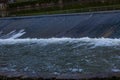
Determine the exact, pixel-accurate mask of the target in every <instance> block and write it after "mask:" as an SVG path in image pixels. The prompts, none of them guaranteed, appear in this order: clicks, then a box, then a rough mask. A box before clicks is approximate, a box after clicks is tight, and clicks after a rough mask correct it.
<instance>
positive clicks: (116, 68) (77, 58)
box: [0, 37, 120, 74]
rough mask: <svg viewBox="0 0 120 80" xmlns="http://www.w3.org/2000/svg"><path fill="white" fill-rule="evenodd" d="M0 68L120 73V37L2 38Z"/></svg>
mask: <svg viewBox="0 0 120 80" xmlns="http://www.w3.org/2000/svg"><path fill="white" fill-rule="evenodd" d="M0 71H17V72H32V73H36V72H40V73H41V72H42V73H53V74H61V73H100V72H120V39H110V38H88V37H84V38H48V39H29V38H28V39H0Z"/></svg>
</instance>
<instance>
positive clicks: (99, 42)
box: [0, 31, 120, 47]
mask: <svg viewBox="0 0 120 80" xmlns="http://www.w3.org/2000/svg"><path fill="white" fill-rule="evenodd" d="M21 32H22V31H21ZM21 32H20V33H18V34H16V35H14V36H13V37H11V38H9V39H0V44H16V43H40V44H44V45H47V44H51V43H57V44H63V43H66V42H67V43H78V45H79V44H80V45H81V44H82V43H83V44H84V45H93V46H95V47H96V46H120V39H110V38H88V37H84V38H48V39H43V38H41V39H37V38H34V39H29V38H27V39H14V38H17V37H19V36H20V35H22V34H24V32H22V33H21ZM79 42H81V43H79Z"/></svg>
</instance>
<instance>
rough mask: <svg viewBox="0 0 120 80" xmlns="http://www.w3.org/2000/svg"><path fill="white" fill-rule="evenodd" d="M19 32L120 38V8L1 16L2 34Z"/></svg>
mask: <svg viewBox="0 0 120 80" xmlns="http://www.w3.org/2000/svg"><path fill="white" fill-rule="evenodd" d="M19 33H21V34H22V35H21V34H19ZM15 34H17V35H16V36H19V37H20V38H50V37H72V38H80V37H91V38H94V37H96V38H98V37H107V38H120V11H109V12H91V13H78V14H60V15H42V16H29V17H9V18H1V19H0V38H9V37H10V36H12V35H15Z"/></svg>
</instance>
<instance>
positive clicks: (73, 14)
mask: <svg viewBox="0 0 120 80" xmlns="http://www.w3.org/2000/svg"><path fill="white" fill-rule="evenodd" d="M119 12H120V10H110V11H93V12H81V13H68V14H46V15H35V16H15V17H13V16H12V17H3V18H0V20H8V19H23V18H24V19H29V18H42V17H60V16H76V15H91V14H107V13H119Z"/></svg>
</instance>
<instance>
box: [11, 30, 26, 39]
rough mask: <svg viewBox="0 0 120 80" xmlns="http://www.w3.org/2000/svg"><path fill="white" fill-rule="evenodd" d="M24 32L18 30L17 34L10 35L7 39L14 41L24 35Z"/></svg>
mask: <svg viewBox="0 0 120 80" xmlns="http://www.w3.org/2000/svg"><path fill="white" fill-rule="evenodd" d="M25 33H26V32H24V30H20V31H19V32H18V33H17V34H14V35H12V36H11V37H10V38H9V39H16V38H19V37H21V36H22V35H24V34H25Z"/></svg>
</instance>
